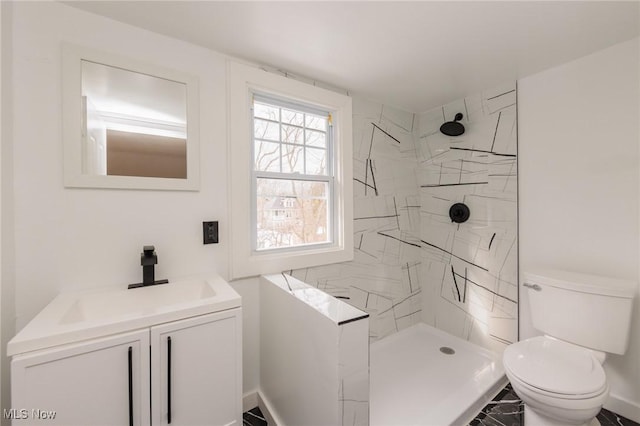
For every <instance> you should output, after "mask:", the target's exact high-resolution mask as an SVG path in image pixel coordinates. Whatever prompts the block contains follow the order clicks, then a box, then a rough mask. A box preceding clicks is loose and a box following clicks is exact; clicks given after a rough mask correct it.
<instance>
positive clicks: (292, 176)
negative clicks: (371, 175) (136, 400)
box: [251, 93, 338, 255]
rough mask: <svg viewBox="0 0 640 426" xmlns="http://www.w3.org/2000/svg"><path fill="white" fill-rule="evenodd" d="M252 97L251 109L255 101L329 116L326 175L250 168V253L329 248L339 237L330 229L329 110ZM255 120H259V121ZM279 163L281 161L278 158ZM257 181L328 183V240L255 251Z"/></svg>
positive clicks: (331, 167)
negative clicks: (281, 180)
mask: <svg viewBox="0 0 640 426" xmlns="http://www.w3.org/2000/svg"><path fill="white" fill-rule="evenodd" d="M253 98H254V102H253V103H252V107H253V106H254V105H255V102H258V103H262V104H267V105H270V106H274V107H277V108H284V109H288V110H291V111H296V112H301V113H303V114H311V115H317V116H325V115H326V116H328V117H327V121H328V126H327V128H326V132H325V137H326V138H325V142H326V145H325V148H324V150H325V152H326V156H327V173H326V174H325V175H309V174H301V173H295V172H268V171H258V170H255V167H252V169H251V203H252V204H251V214H252V216H251V249H252V250H253V253H254V254H255V255H264V254H267V253H273V252H275V251H276V250H279V251H292V250H293V251H296V250H311V249H315V248H322V246H327V247H328V246H331V245H332V244H333V242H334V241H336V240H337V238H338V234H337V232H336V228H335V226H333V224H334V222H335V217H336V215H337V212H336V208H335V202H334V193H335V190H334V186H335V179H334V176H333V172H334V170H335V164H334V156H333V125H332V123H331V119H330V118H329V117H331V113H332V111H326V110H320V109H318V108H317V106H316V105H314V106H311V107H310V106H308V105H303V104H301V103H297V102H292V101H291V99H279V98H274V97H272V96H267V95H264V94H262V93H253ZM252 110H253V108H252ZM254 116H255V113H254V114H253V115H252V122H253V121H254V120H253V119H254V118H255V117H254ZM258 119H259V120H261V119H260V118H258ZM279 123H280V121H279ZM252 126H253V125H252ZM252 128H253V127H252ZM304 128H306V127H304ZM252 136H253V137H252V141H251V144H252V145H251V147H252V152H251V158H252V159H254V158H255V135H252ZM274 143H278V144H280V145H283V144H287V143H283V142H282V141H279V142H274ZM301 147H303V150H305V151H306V147H307V145H306V143H304V144H303V145H302V146H301ZM312 149H313V148H312ZM305 155H306V152H304V153H303V161H304V156H305ZM280 160H281V161H282V158H280ZM258 179H283V180H295V181H299V182H325V183H326V184H327V203H328V212H327V213H328V214H327V223H326V225H327V227H328V229H329V230H330V232H329V235H328V238H329V240H330V241H327V242H322V243H311V244H307V245H298V246H292V247H278V248H269V249H262V250H258V248H257V245H258V244H257V243H258V242H257V222H258V221H257V213H258V211H257V180H258ZM287 204H289V200H288V199H287V200H285V205H284V207H292V206H287ZM283 213H284V210H283ZM283 216H284V214H283ZM289 217H290V216H289Z"/></svg>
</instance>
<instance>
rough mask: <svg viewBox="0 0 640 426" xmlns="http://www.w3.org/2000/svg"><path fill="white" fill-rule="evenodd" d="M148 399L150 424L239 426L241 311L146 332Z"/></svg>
mask: <svg viewBox="0 0 640 426" xmlns="http://www.w3.org/2000/svg"><path fill="white" fill-rule="evenodd" d="M151 397H152V400H151V407H152V413H151V418H152V424H153V425H178V426H190V425H194V426H195V425H197V426H206V425H217V426H219V425H241V424H242V324H241V309H239V308H238V309H231V310H227V311H223V312H218V313H214V314H209V315H203V316H199V317H194V318H190V319H186V320H182V321H176V322H172V323H168V324H164V325H160V326H156V327H152V328H151Z"/></svg>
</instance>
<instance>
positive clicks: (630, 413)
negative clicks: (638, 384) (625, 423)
mask: <svg viewBox="0 0 640 426" xmlns="http://www.w3.org/2000/svg"><path fill="white" fill-rule="evenodd" d="M604 408H606V409H607V410H609V411H613V412H614V413H617V414H620V415H621V416H623V417H626V418H628V419H629V420H633V421H634V422H636V423H640V404H638V403H637V402H634V401H629V400H628V399H625V398H623V397H621V396H618V395H615V394H610V395H609V399H608V400H607V402H606V403H605V404H604Z"/></svg>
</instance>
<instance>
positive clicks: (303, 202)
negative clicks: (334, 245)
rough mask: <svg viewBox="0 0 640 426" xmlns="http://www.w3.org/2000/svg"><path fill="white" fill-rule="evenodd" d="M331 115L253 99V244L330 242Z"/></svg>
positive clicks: (260, 246)
mask: <svg viewBox="0 0 640 426" xmlns="http://www.w3.org/2000/svg"><path fill="white" fill-rule="evenodd" d="M330 129H331V125H330V115H329V114H327V115H326V116H322V115H318V114H313V113H309V112H306V111H305V110H304V108H300V109H299V110H297V109H296V108H288V107H287V108H285V107H282V106H278V105H273V104H270V103H268V102H265V101H255V102H254V104H253V130H254V133H253V152H254V157H253V158H254V178H255V190H256V193H255V197H256V203H255V206H256V229H255V232H256V247H255V248H256V250H267V249H275V248H285V247H296V246H304V245H310V244H322V243H329V242H331V229H330V225H331V223H330V208H331V206H330V204H331V203H330V196H331V192H332V191H331V185H332V184H333V179H332V176H330V173H331V170H330V168H328V167H327V165H328V164H329V161H330V159H329V142H330V133H329V132H330Z"/></svg>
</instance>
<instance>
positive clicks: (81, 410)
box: [11, 307, 242, 426]
mask: <svg viewBox="0 0 640 426" xmlns="http://www.w3.org/2000/svg"><path fill="white" fill-rule="evenodd" d="M241 312H242V311H241V308H239V307H238V308H235V309H227V310H224V311H221V312H215V313H210V314H206V315H199V316H195V317H191V318H187V319H182V320H177V321H171V322H166V323H161V324H158V325H152V326H150V327H148V328H145V329H142V330H138V331H135V332H128V333H120V334H117V335H114V336H111V337H104V338H99V339H92V340H86V341H83V342H79V343H73V344H66V345H62V346H59V347H53V348H49V349H44V350H39V351H36V352H27V353H25V354H20V355H16V356H14V357H13V360H12V367H11V368H12V370H11V371H12V408H14V409H17V411H15V417H16V419H17V418H19V417H20V416H23V417H24V416H26V417H24V419H23V420H15V421H14V424H25V425H27V424H28V425H31V424H40V423H42V424H47V425H65V426H73V425H78V426H93V425H110V426H111V425H123V426H124V425H134V426H138V425H140V426H148V425H179V426H189V425H198V426H204V425H241V424H242V389H241V388H242V346H241V345H242V320H241ZM21 409H25V410H26V412H25V411H20V410H21ZM38 410H40V411H38ZM51 411H55V417H54V418H51V419H47V420H40V419H38V417H37V415H39V414H40V413H44V415H47V413H49V412H51ZM40 415H42V414H40Z"/></svg>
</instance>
